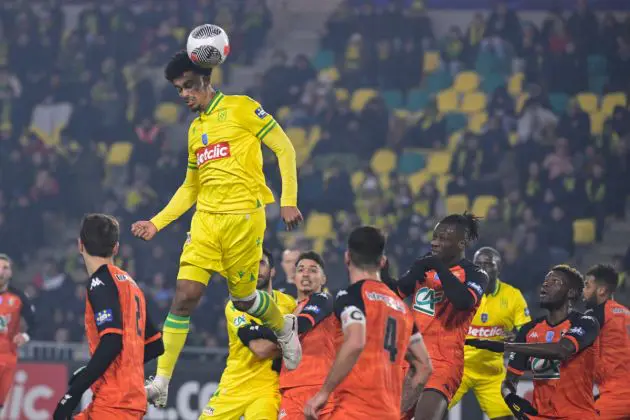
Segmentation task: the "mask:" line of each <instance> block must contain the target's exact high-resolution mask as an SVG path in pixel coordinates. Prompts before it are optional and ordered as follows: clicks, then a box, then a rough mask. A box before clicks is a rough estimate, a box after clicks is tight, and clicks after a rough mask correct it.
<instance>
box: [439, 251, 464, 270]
mask: <svg viewBox="0 0 630 420" xmlns="http://www.w3.org/2000/svg"><path fill="white" fill-rule="evenodd" d="M463 259H464V253H463V252H462V253H461V254H459V255H457V256H456V257H454V258H449V259H447V260H442V262H443V263H444V264H445V265H446V266H447V267H452V266H454V265H456V264H457V263H458V262H460V261H461V260H463Z"/></svg>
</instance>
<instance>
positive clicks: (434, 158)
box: [426, 151, 451, 174]
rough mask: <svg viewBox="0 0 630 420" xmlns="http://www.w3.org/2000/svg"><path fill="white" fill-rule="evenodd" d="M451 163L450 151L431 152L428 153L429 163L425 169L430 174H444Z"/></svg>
mask: <svg viewBox="0 0 630 420" xmlns="http://www.w3.org/2000/svg"><path fill="white" fill-rule="evenodd" d="M450 165H451V153H450V152H443V151H439V152H432V153H431V154H430V155H429V163H428V164H427V168H426V170H427V171H428V172H429V173H432V174H445V173H447V172H448V169H449V166H450Z"/></svg>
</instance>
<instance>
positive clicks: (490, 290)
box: [485, 279, 499, 296]
mask: <svg viewBox="0 0 630 420" xmlns="http://www.w3.org/2000/svg"><path fill="white" fill-rule="evenodd" d="M498 287H499V279H494V280H490V283H488V287H487V289H486V291H485V294H486V295H488V296H490V295H493V294H495V293H496V292H497V288H498Z"/></svg>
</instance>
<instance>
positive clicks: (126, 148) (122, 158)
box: [106, 141, 133, 166]
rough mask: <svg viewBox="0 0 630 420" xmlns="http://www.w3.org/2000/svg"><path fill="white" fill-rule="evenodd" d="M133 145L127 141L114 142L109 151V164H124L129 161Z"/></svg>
mask: <svg viewBox="0 0 630 420" xmlns="http://www.w3.org/2000/svg"><path fill="white" fill-rule="evenodd" d="M132 151H133V145H132V144H131V143H129V142H126V141H121V142H118V143H114V144H112V147H110V149H109V152H108V153H107V160H106V162H107V164H108V165H112V166H123V165H126V164H127V162H129V158H130V157H131V152H132Z"/></svg>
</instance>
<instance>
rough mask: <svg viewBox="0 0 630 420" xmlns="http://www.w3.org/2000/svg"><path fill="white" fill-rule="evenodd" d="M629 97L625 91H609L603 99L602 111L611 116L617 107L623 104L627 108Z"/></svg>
mask: <svg viewBox="0 0 630 420" xmlns="http://www.w3.org/2000/svg"><path fill="white" fill-rule="evenodd" d="M627 101H628V98H626V94H625V93H623V92H615V93H609V94H608V95H606V96H604V99H602V113H603V114H604V115H606V116H607V117H610V116H611V115H612V113H613V111H614V110H615V107H617V106H622V107H624V108H625V106H626V104H627Z"/></svg>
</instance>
